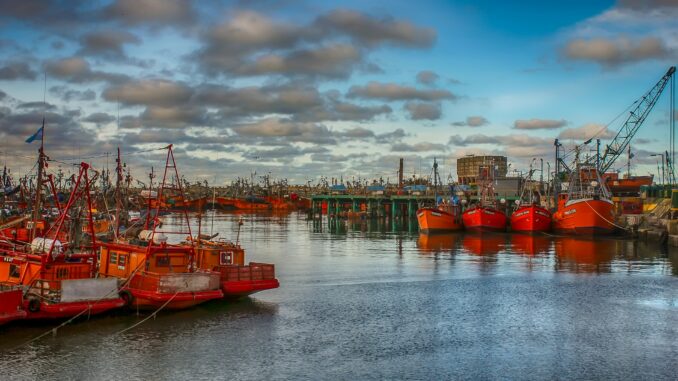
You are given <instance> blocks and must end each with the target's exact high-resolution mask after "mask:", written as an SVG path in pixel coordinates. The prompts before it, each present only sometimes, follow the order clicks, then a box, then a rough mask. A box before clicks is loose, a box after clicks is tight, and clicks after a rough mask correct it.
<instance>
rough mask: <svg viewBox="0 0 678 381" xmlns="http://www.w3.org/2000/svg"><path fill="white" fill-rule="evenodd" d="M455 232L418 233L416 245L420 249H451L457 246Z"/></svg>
mask: <svg viewBox="0 0 678 381" xmlns="http://www.w3.org/2000/svg"><path fill="white" fill-rule="evenodd" d="M458 237H460V236H459V235H457V234H419V239H418V240H417V247H418V248H419V249H420V250H422V251H451V250H454V249H455V248H456V247H457V239H458Z"/></svg>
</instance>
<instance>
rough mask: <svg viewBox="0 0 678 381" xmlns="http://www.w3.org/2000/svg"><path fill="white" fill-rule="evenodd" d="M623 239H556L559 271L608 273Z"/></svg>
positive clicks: (555, 246) (555, 247) (555, 245)
mask: <svg viewBox="0 0 678 381" xmlns="http://www.w3.org/2000/svg"><path fill="white" fill-rule="evenodd" d="M622 245H623V241H618V240H614V239H586V238H573V237H562V238H556V239H555V240H554V249H555V254H556V268H557V271H568V272H593V273H607V272H610V271H611V269H612V261H613V260H614V258H615V256H616V253H618V252H620V251H621V250H622V247H621V246H622Z"/></svg>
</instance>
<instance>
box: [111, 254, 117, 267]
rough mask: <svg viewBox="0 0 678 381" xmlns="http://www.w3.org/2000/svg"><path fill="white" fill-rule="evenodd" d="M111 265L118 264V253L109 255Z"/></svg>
mask: <svg viewBox="0 0 678 381" xmlns="http://www.w3.org/2000/svg"><path fill="white" fill-rule="evenodd" d="M110 261H111V264H116V263H118V253H110Z"/></svg>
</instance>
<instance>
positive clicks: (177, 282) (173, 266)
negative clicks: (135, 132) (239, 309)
mask: <svg viewBox="0 0 678 381" xmlns="http://www.w3.org/2000/svg"><path fill="white" fill-rule="evenodd" d="M170 168H172V169H174V171H173V173H172V174H171V175H173V176H174V178H175V179H179V178H180V177H179V173H178V171H177V167H176V161H175V160H174V154H173V152H172V145H169V146H168V147H167V159H166V161H165V172H164V175H163V180H162V183H161V184H160V186H159V190H158V192H157V194H158V195H159V196H160V197H162V196H163V195H164V194H165V192H166V191H167V192H178V193H179V194H180V195H181V198H182V199H183V190H182V188H181V184H180V182H179V185H178V186H177V188H171V187H168V186H166V182H167V180H168V169H170ZM149 189H152V184H149ZM159 213H160V204H157V205H156V209H155V213H154V215H156V216H157V215H159ZM181 213H182V215H183V221H184V223H185V225H184V228H185V229H186V230H178V231H173V230H168V231H161V230H159V229H160V226H161V224H160V223H157V222H156V220H155V219H153V220H152V219H151V218H150V215H151V214H152V213H151V212H150V210H149V212H148V213H147V214H146V216H147V217H146V226H145V227H146V230H142V231H141V232H140V233H139V235H138V238H135V239H132V240H129V241H127V242H123V241H122V240H120V239H119V240H118V241H117V242H112V243H103V244H102V245H101V253H100V256H101V265H100V266H99V274H100V275H101V276H102V277H104V279H107V278H108V279H122V280H123V283H122V286H121V287H120V296H121V297H122V298H123V299H124V300H125V302H126V303H127V305H128V306H130V307H132V308H137V309H147V310H158V309H161V308H167V309H175V310H176V309H184V308H189V307H192V306H195V305H197V304H200V303H203V302H206V301H209V300H214V299H219V298H222V297H223V295H224V294H223V292H222V291H221V290H220V288H219V276H220V274H219V273H218V272H214V271H204V270H200V269H198V268H197V267H196V263H195V251H194V248H193V245H172V244H168V243H167V236H166V235H165V234H178V235H183V236H186V235H188V237H191V227H190V223H189V220H188V214H187V213H186V210H185V209H184V210H183V211H182V212H181ZM151 225H152V226H151Z"/></svg>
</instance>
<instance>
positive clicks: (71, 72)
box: [44, 57, 129, 83]
mask: <svg viewBox="0 0 678 381" xmlns="http://www.w3.org/2000/svg"><path fill="white" fill-rule="evenodd" d="M44 67H45V70H46V71H47V73H48V74H49V75H50V76H52V77H56V78H58V79H62V80H64V81H67V82H72V83H87V82H109V83H119V82H124V81H127V80H128V79H129V77H128V76H126V75H124V74H116V73H106V72H102V71H95V70H92V69H91V68H90V65H89V63H88V62H87V61H86V60H84V59H82V58H80V57H70V58H63V59H58V60H53V61H46V62H45V64H44Z"/></svg>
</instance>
